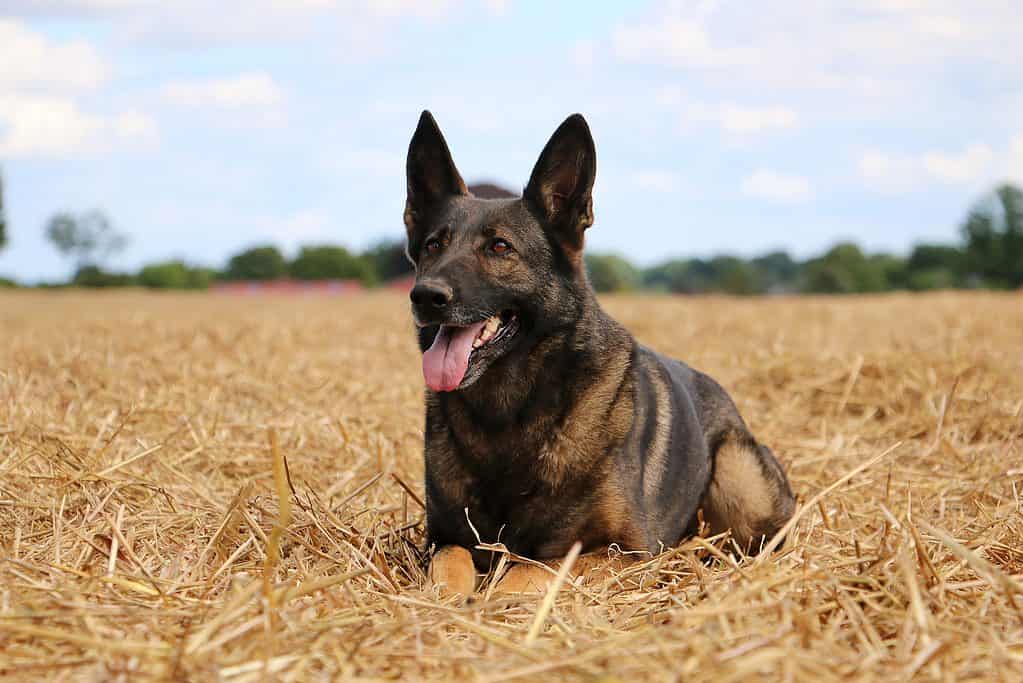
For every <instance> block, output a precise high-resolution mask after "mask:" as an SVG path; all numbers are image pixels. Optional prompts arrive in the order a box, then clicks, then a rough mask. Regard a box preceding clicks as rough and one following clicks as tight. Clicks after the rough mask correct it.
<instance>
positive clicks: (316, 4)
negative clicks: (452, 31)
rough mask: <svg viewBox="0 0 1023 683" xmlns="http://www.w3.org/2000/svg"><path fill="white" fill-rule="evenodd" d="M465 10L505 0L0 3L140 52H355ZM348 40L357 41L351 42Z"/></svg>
mask: <svg viewBox="0 0 1023 683" xmlns="http://www.w3.org/2000/svg"><path fill="white" fill-rule="evenodd" d="M466 4H471V5H475V6H482V7H483V8H484V9H485V10H486V11H488V12H489V13H490V14H492V15H500V14H502V13H503V12H505V11H506V10H507V6H508V4H509V2H508V0H474V1H473V2H471V3H467V2H464V1H463V0H374V1H373V2H363V1H360V0H220V1H219V2H209V1H208V0H175V1H174V2H164V1H162V0H4V2H3V9H4V10H5V12H7V13H10V14H13V15H20V16H27V17H34V16H43V17H59V18H67V17H71V18H78V17H89V18H93V17H100V18H103V19H106V20H108V21H109V22H110V24H111V26H112V27H113V28H114V30H115V32H116V35H117V37H119V38H126V39H128V40H129V41H132V42H137V43H141V44H145V45H147V46H154V45H157V46H163V47H168V46H169V47H175V48H181V47H191V46H196V45H203V46H209V45H227V44H234V45H238V44H253V45H260V46H265V45H267V44H270V43H273V44H281V43H295V42H298V41H301V40H304V39H306V38H308V37H309V36H310V35H313V34H314V33H316V32H318V31H326V32H328V33H330V34H331V36H332V37H333V39H334V42H335V43H336V44H339V45H343V46H344V51H345V53H344V54H342V55H341V56H344V57H348V58H352V59H358V58H359V55H357V54H356V55H353V54H350V52H351V51H352V48H353V47H354V49H355V50H358V51H360V52H361V51H363V50H370V51H373V50H376V51H380V50H382V49H384V46H385V45H386V46H387V48H390V47H391V46H392V41H391V39H392V37H393V31H392V30H391V26H392V25H393V24H395V23H397V22H402V21H418V22H423V21H425V22H437V21H441V20H444V19H446V18H448V17H451V16H452V15H454V14H455V11H456V10H458V9H460V8H461V7H462V6H464V5H466ZM352 41H357V44H353V42H352Z"/></svg>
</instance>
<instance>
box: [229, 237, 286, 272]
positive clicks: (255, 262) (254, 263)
mask: <svg viewBox="0 0 1023 683" xmlns="http://www.w3.org/2000/svg"><path fill="white" fill-rule="evenodd" d="M287 275H288V262H287V261H286V260H285V258H284V254H282V253H281V251H280V249H278V248H277V247H275V246H272V245H268V246H260V247H253V248H251V249H246V250H245V251H243V252H241V253H240V254H235V255H234V256H232V257H231V260H229V261H228V262H227V268H226V269H225V270H224V279H225V280H277V279H280V278H282V277H286V276H287Z"/></svg>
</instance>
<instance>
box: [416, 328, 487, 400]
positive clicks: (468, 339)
mask: <svg viewBox="0 0 1023 683" xmlns="http://www.w3.org/2000/svg"><path fill="white" fill-rule="evenodd" d="M485 324H486V321H485V320H484V321H482V322H478V323H475V324H473V325H469V326H468V327H451V326H449V325H442V326H441V328H440V332H438V333H437V338H436V339H434V340H433V346H431V347H430V348H429V349H428V350H427V352H426V353H424V354H423V377H424V378H426V386H428V387H430V388H431V389H433V390H434V391H454V390H455V389H457V388H458V385H459V384H461V383H462V378H463V377H465V371H466V370H467V369H468V368H469V354H470V353H472V343H473V341H474V340H475V339H476V337H477V336H478V335H479V333H480V330H481V329H483V326H484V325H485Z"/></svg>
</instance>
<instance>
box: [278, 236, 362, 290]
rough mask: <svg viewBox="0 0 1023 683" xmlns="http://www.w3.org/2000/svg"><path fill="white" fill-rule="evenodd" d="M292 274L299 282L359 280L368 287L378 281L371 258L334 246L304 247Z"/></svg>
mask: <svg viewBox="0 0 1023 683" xmlns="http://www.w3.org/2000/svg"><path fill="white" fill-rule="evenodd" d="M290 272H291V275H292V277H295V278H297V279H299V280H359V281H361V282H362V283H363V284H367V285H372V284H374V283H375V282H376V280H377V277H376V272H375V270H374V268H373V262H372V261H371V260H370V259H369V258H367V257H363V256H356V255H354V254H352V253H351V252H350V251H348V250H347V249H345V248H344V247H338V246H332V245H319V246H307V247H302V249H301V250H300V251H299V253H298V256H297V257H296V258H295V260H294V261H292V262H291V266H290Z"/></svg>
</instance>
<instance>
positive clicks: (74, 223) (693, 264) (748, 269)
mask: <svg viewBox="0 0 1023 683" xmlns="http://www.w3.org/2000/svg"><path fill="white" fill-rule="evenodd" d="M469 190H470V192H472V193H473V194H475V195H476V196H477V197H482V198H488V199H496V198H505V197H515V196H517V195H516V194H515V193H514V192H512V191H511V190H508V189H506V188H503V187H501V186H499V185H495V184H493V183H476V184H473V185H470V186H469ZM2 228H3V186H2V183H0V238H2V237H3V232H2ZM961 233H962V238H963V244H962V246H957V245H952V244H919V245H917V246H916V247H914V248H913V250H912V252H911V253H910V254H909V256H908V257H905V258H903V257H901V256H895V255H892V254H886V253H873V254H870V253H865V252H864V251H863V250H862V249H861V248H860V247H859V246H858V245H856V244H854V243H852V242H844V243H840V244H837V245H835V246H833V247H832V248H830V249H829V250H828V251H826V252H825V253H824V254H821V255H820V256H817V257H814V258H810V259H808V260H805V261H797V260H795V259H794V258H792V256H791V255H790V254H789V253H787V252H785V251H772V252H769V253H767V254H763V255H761V256H757V257H755V258H752V259H744V258H739V257H736V256H729V255H719V256H714V257H711V258H688V259H672V260H668V261H664V262H662V263H658V264H655V265H653V266H650V267H647V268H638V267H636V266H635V265H634V264H632V263H630V262H629V261H628V260H627V259H626V258H624V257H623V256H621V255H618V254H607V253H599V252H595V253H591V252H588V253H587V254H586V257H585V262H586V269H587V272H588V275H589V278H590V282H591V283H592V285H593V287H594V288H595V289H596V290H597V291H598V292H626V291H631V290H637V289H645V290H651V291H659V292H670V293H681V294H702V293H710V292H717V293H724V294H734V295H749V294H777V293H787V292H808V293H816V294H855V293H871V292H884V291H889V290H893V289H903V290H912V291H923V290H932V289H953V288H962V287H1001V288H1019V287H1023V191H1021V190H1020V189H1019V188H1018V187H1015V186H1013V185H1001V186H999V187H997V188H995V189H994V190H993V191H992V192H991V193H989V194H988V195H986V196H984V197H983V198H982V199H981V200H980V201H979V202H977V204H976V205H974V207H973V208H972V209H971V211H970V212H969V214H968V215H967V217H966V219H965V221H964V222H963V224H962V228H961ZM46 234H47V237H48V238H49V239H50V241H51V242H53V244H54V245H55V246H56V247H57V249H59V250H60V251H61V253H62V254H65V255H67V256H68V257H70V258H73V259H74V260H75V263H76V265H77V268H76V272H75V276H74V278H73V279H72V284H74V285H77V286H81V287H116V286H127V285H141V286H144V287H151V288H158V289H205V288H206V287H208V286H209V285H210V284H211V283H212V282H214V281H215V280H216V279H223V280H275V279H279V278H288V277H291V278H295V279H300V280H334V279H337V280H358V281H360V282H362V283H363V284H365V285H369V286H372V285H376V284H379V283H382V282H388V281H390V280H394V279H397V278H403V277H406V276H408V275H409V274H411V273H413V272H414V269H413V266H412V264H411V263H410V262H409V260H408V258H407V256H406V255H405V241H404V240H403V239H393V240H385V241H382V242H379V243H377V244H375V245H374V246H372V247H370V248H369V249H367V250H366V251H364V252H362V253H356V252H352V251H349V250H348V249H346V248H345V247H343V246H341V245H333V244H321V245H308V246H304V247H302V248H301V249H300V250H299V253H298V254H297V256H296V257H295V258H294V260H292V261H291V262H289V261H288V260H287V259H286V258H285V257H284V255H283V254H282V253H281V251H280V250H279V249H278V248H277V247H275V246H273V245H263V246H258V247H253V248H250V249H246V250H244V251H242V252H240V253H238V254H235V255H234V256H232V257H231V258H230V259H229V261H228V263H227V266H226V267H225V268H224V270H223V271H222V272H219V273H218V272H216V271H214V270H212V269H209V268H199V267H195V266H190V265H188V264H186V263H184V262H182V261H167V262H163V263H154V264H150V265H147V266H146V267H144V268H143V269H142V270H141V271H140V272H139V273H138V274H137V275H130V274H127V273H111V272H107V271H105V270H103V269H102V268H101V267H100V264H101V263H102V261H103V260H104V259H105V258H106V257H107V256H109V255H111V254H113V253H115V252H117V251H119V250H120V249H122V248H123V247H124V245H125V243H126V240H125V238H124V236H123V235H121V234H119V233H118V232H117V231H116V230H114V229H113V228H112V227H111V225H110V222H109V220H107V218H106V216H105V215H103V214H102V213H101V212H99V211H92V212H89V213H85V214H70V213H61V214H57V215H56V216H54V217H53V218H52V219H51V220H50V222H49V223H48V224H47V226H46ZM0 245H2V239H0ZM5 282H7V283H9V282H10V281H0V286H3V285H4V284H5Z"/></svg>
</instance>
